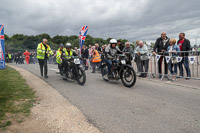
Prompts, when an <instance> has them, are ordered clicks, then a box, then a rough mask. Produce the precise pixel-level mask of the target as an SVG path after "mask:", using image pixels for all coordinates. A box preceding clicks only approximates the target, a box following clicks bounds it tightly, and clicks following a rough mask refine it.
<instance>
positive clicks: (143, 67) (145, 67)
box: [140, 59, 149, 75]
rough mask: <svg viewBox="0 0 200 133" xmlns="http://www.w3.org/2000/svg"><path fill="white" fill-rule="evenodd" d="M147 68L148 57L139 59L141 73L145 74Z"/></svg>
mask: <svg viewBox="0 0 200 133" xmlns="http://www.w3.org/2000/svg"><path fill="white" fill-rule="evenodd" d="M148 69H149V59H147V60H141V66H140V70H141V74H142V75H147V73H148Z"/></svg>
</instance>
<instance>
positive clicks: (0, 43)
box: [0, 24, 5, 69]
mask: <svg viewBox="0 0 200 133" xmlns="http://www.w3.org/2000/svg"><path fill="white" fill-rule="evenodd" d="M0 69H5V47H4V25H3V24H2V25H1V24H0Z"/></svg>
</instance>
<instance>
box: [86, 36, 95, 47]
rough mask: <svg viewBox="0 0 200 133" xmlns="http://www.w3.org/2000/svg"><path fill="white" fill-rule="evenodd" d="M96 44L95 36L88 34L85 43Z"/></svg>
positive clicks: (87, 44)
mask: <svg viewBox="0 0 200 133" xmlns="http://www.w3.org/2000/svg"><path fill="white" fill-rule="evenodd" d="M94 44H95V41H94V39H93V37H92V36H90V35H87V36H86V39H85V44H84V45H86V46H89V45H94Z"/></svg>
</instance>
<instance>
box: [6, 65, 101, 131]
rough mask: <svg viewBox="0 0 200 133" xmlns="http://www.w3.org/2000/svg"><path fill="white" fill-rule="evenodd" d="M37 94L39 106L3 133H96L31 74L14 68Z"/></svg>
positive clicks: (82, 116) (44, 83)
mask: <svg viewBox="0 0 200 133" xmlns="http://www.w3.org/2000/svg"><path fill="white" fill-rule="evenodd" d="M9 66H10V67H12V68H14V69H16V70H17V71H19V72H20V74H21V75H22V76H23V77H24V79H26V81H27V84H28V85H29V86H30V87H31V88H33V89H34V90H35V91H36V95H37V96H38V98H39V103H38V104H36V105H35V106H34V107H33V108H32V114H31V116H30V117H28V118H27V120H26V121H25V122H23V123H21V124H14V125H12V126H10V127H9V128H8V130H6V131H4V132H6V133H10V132H12V133H50V132H55V133H99V132H100V131H99V130H98V129H97V128H95V127H94V126H93V125H91V124H90V123H89V122H88V121H87V119H86V117H85V116H84V115H83V114H82V113H81V111H80V110H79V109H77V108H76V107H75V106H73V105H72V104H70V103H69V102H68V101H67V100H66V99H65V98H64V97H63V96H62V95H61V94H59V93H58V92H57V91H56V90H55V89H54V88H52V87H51V86H50V85H48V84H47V83H46V82H44V81H43V80H42V79H41V78H39V77H37V76H35V75H33V74H32V73H30V72H28V71H26V70H24V69H21V68H18V67H15V66H11V65H9Z"/></svg>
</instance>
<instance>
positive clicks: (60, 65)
mask: <svg viewBox="0 0 200 133" xmlns="http://www.w3.org/2000/svg"><path fill="white" fill-rule="evenodd" d="M65 51H66V49H65V48H64V45H63V44H60V47H59V49H58V50H57V52H56V62H57V63H58V69H59V71H60V75H63V66H64V64H63V62H62V59H63V54H65Z"/></svg>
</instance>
